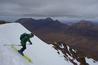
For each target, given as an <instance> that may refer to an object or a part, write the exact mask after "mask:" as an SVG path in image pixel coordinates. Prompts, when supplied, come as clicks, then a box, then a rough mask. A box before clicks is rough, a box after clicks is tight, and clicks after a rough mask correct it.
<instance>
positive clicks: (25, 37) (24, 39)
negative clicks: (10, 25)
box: [20, 33, 31, 45]
mask: <svg viewBox="0 0 98 65" xmlns="http://www.w3.org/2000/svg"><path fill="white" fill-rule="evenodd" d="M30 38H31V35H30V34H27V33H23V34H22V35H21V36H20V40H21V45H26V42H30V43H31V41H30Z"/></svg>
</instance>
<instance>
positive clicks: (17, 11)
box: [0, 0, 98, 18]
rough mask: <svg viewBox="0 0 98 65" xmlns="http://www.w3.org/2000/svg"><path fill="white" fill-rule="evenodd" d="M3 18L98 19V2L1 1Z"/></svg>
mask: <svg viewBox="0 0 98 65" xmlns="http://www.w3.org/2000/svg"><path fill="white" fill-rule="evenodd" d="M0 15H1V16H2V15H3V16H8V15H10V16H46V17H49V16H53V17H62V16H64V17H85V18H93V17H98V0H0Z"/></svg>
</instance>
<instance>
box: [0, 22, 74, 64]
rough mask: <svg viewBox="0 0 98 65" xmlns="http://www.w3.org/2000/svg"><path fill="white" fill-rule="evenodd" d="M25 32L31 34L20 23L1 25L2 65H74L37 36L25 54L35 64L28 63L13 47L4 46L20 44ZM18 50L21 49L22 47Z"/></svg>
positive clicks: (0, 61)
mask: <svg viewBox="0 0 98 65" xmlns="http://www.w3.org/2000/svg"><path fill="white" fill-rule="evenodd" d="M24 32H26V33H30V32H29V31H28V30H27V29H26V28H24V27H23V26H22V25H21V24H19V23H8V24H4V25H0V65H73V64H71V63H69V62H67V61H65V60H64V58H63V57H61V56H60V55H58V54H57V53H56V50H54V49H53V48H52V46H51V45H48V44H46V43H45V42H43V41H41V40H40V39H39V38H38V37H36V36H34V37H33V38H32V39H31V41H32V43H33V44H32V45H27V49H26V50H25V52H24V53H25V54H27V55H28V56H29V57H30V58H31V59H32V60H33V63H29V62H27V61H26V60H25V59H24V58H23V57H22V56H21V55H19V54H18V53H16V52H15V51H14V50H13V48H11V46H4V44H8V45H10V44H16V45H18V44H20V40H19V36H20V35H21V34H22V33H24ZM16 48H17V49H20V48H21V46H16Z"/></svg>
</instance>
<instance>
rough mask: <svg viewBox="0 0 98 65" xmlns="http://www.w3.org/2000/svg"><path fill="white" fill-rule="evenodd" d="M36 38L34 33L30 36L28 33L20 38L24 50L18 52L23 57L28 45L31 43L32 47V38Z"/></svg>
mask: <svg viewBox="0 0 98 65" xmlns="http://www.w3.org/2000/svg"><path fill="white" fill-rule="evenodd" d="M32 37H34V35H33V34H32V33H30V34H27V33H23V34H22V35H21V36H20V41H21V46H22V48H21V49H20V50H18V52H19V53H20V54H21V55H24V54H23V51H24V50H25V49H26V43H27V42H29V43H30V44H31V45H32V42H31V41H30V38H32Z"/></svg>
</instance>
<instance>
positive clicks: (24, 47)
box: [19, 45, 26, 55]
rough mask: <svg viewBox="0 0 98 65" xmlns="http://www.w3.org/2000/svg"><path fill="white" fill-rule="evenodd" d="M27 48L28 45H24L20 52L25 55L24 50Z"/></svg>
mask: <svg viewBox="0 0 98 65" xmlns="http://www.w3.org/2000/svg"><path fill="white" fill-rule="evenodd" d="M25 49H26V45H23V46H22V48H21V49H20V50H19V52H20V53H21V54H22V55H23V51H24V50H25Z"/></svg>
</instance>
